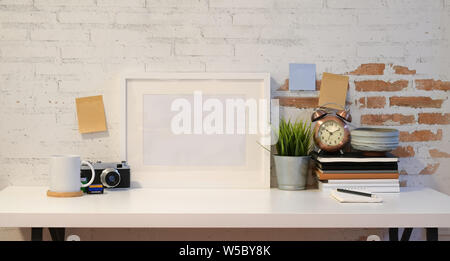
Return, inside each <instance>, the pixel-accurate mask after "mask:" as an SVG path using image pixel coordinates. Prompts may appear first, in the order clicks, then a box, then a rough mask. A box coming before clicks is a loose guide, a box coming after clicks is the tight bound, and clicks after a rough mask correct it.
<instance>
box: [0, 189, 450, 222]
mask: <svg viewBox="0 0 450 261" xmlns="http://www.w3.org/2000/svg"><path fill="white" fill-rule="evenodd" d="M46 190H47V188H46V187H7V188H5V189H4V190H2V191H0V227H49V228H57V227H59V228H66V227H106V228H112V227H129V228H131V227H136V228H138V227H139V228H141V227H166V228H167V227H171V228H174V227H175V228H176V227H197V228H201V227H214V228H225V227H226V228H230V227H241V228H264V227H267V228H268V227H270V228H290V227H293V228H294V227H295V228H399V227H404V228H412V227H421V228H438V227H450V197H449V196H447V195H445V194H443V193H440V192H437V191H435V190H432V189H405V190H403V191H402V192H401V193H400V194H382V197H383V199H384V202H383V203H339V202H337V201H336V200H334V199H333V198H331V197H330V196H329V195H328V194H327V193H323V192H319V191H315V190H305V191H282V190H278V189H270V190H194V189H191V190H189V189H173V190H170V189H129V190H108V191H105V193H104V194H100V195H84V196H82V197H78V198H50V197H47V196H46Z"/></svg>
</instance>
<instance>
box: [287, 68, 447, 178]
mask: <svg viewBox="0 0 450 261" xmlns="http://www.w3.org/2000/svg"><path fill="white" fill-rule="evenodd" d="M332 73H339V72H332ZM344 74H346V75H349V77H350V83H349V95H348V96H347V105H348V106H349V108H350V112H351V113H352V115H353V118H354V121H353V124H354V125H355V126H356V127H359V126H368V127H378V128H397V129H399V131H400V145H399V147H398V148H397V149H396V150H394V151H392V153H394V154H395V155H397V156H398V157H400V163H399V167H400V169H399V171H400V173H401V174H402V175H406V176H407V175H410V174H424V175H430V174H434V173H436V172H439V171H444V170H441V169H442V165H443V164H441V163H442V162H443V161H445V160H448V158H450V151H449V150H447V147H446V146H448V145H447V144H449V137H450V128H449V126H448V125H450V112H449V111H448V109H447V108H448V107H449V106H448V104H446V103H448V102H450V101H448V91H450V81H447V80H443V79H433V78H431V77H429V76H426V75H424V74H420V72H418V71H416V70H415V69H414V68H411V67H409V66H404V65H395V64H384V63H365V64H361V65H359V66H358V67H357V68H356V69H354V70H351V71H350V72H347V73H344ZM318 75H320V74H318ZM320 80H321V79H320V77H318V79H317V81H316V89H317V90H319V89H320ZM283 89H286V84H285V85H284V87H283V88H280V90H283ZM297 94H298V92H296V95H294V96H296V97H280V105H281V106H288V107H295V108H299V109H309V110H310V109H311V108H315V106H317V102H318V97H301V94H298V95H297ZM317 94H319V93H317ZM290 96H292V95H290ZM350 101H351V102H350ZM355 115H356V117H355ZM408 161H409V162H410V161H413V162H414V164H410V163H409V162H408ZM440 168H441V169H440ZM402 184H403V185H406V180H404V181H403V183H402Z"/></svg>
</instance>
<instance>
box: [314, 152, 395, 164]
mask: <svg viewBox="0 0 450 261" xmlns="http://www.w3.org/2000/svg"><path fill="white" fill-rule="evenodd" d="M311 157H312V158H313V159H314V160H316V161H318V162H320V163H373V162H376V163H382V162H383V163H384V162H390V163H393V162H398V157H396V156H394V155H392V154H391V153H386V154H385V156H379V157H373V156H365V155H364V154H362V153H361V152H346V153H344V154H340V153H337V154H327V153H320V154H318V153H317V152H315V151H314V152H313V153H312V154H311Z"/></svg>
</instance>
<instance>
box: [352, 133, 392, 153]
mask: <svg viewBox="0 0 450 261" xmlns="http://www.w3.org/2000/svg"><path fill="white" fill-rule="evenodd" d="M350 133H351V145H352V147H353V148H354V149H357V150H361V151H391V150H395V149H396V148H397V146H398V133H399V132H398V130H395V129H382V128H358V129H354V130H352V131H351V132H350Z"/></svg>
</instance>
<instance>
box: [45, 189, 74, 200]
mask: <svg viewBox="0 0 450 261" xmlns="http://www.w3.org/2000/svg"><path fill="white" fill-rule="evenodd" d="M81 196H83V191H81V190H80V191H77V192H53V191H50V190H47V197H55V198H71V197H81Z"/></svg>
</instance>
